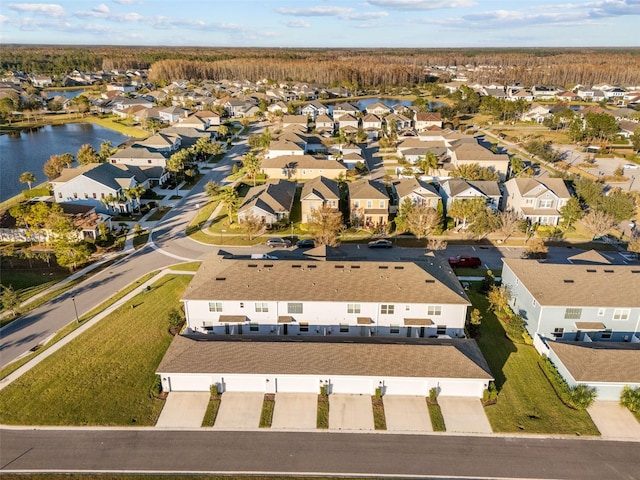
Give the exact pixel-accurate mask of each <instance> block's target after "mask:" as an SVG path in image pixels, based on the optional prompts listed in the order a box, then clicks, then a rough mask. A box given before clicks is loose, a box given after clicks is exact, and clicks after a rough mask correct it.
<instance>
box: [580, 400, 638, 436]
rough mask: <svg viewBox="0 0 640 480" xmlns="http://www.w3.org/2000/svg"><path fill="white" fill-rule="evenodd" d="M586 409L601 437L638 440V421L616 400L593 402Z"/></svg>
mask: <svg viewBox="0 0 640 480" xmlns="http://www.w3.org/2000/svg"><path fill="white" fill-rule="evenodd" d="M587 411H588V412H589V415H591V420H593V423H595V424H596V427H598V430H600V434H601V435H602V438H603V439H606V440H636V441H640V423H638V421H637V420H636V419H635V417H634V416H633V414H632V413H631V412H630V411H629V410H628V409H626V408H624V407H623V406H621V405H620V404H619V403H618V402H605V401H600V402H598V401H596V402H593V405H591V406H590V407H589V408H588V409H587Z"/></svg>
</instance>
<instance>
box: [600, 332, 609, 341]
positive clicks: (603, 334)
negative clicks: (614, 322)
mask: <svg viewBox="0 0 640 480" xmlns="http://www.w3.org/2000/svg"><path fill="white" fill-rule="evenodd" d="M600 338H602V339H603V340H609V339H610V338H611V330H605V331H604V332H602V335H600Z"/></svg>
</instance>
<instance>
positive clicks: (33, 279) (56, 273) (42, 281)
mask: <svg viewBox="0 0 640 480" xmlns="http://www.w3.org/2000/svg"><path fill="white" fill-rule="evenodd" d="M69 275H71V272H69V270H67V269H65V268H61V267H51V268H24V269H23V268H10V266H9V265H8V262H7V263H6V264H4V265H3V267H2V272H0V283H1V284H2V285H3V286H12V287H13V289H14V290H15V291H16V292H18V295H20V300H21V301H23V302H24V301H25V300H27V299H28V298H31V297H33V296H34V295H37V294H38V293H40V292H42V291H43V290H46V289H47V288H49V287H52V286H53V285H55V284H56V283H58V282H59V281H61V280H64V279H65V278H67V277H68V276H69Z"/></svg>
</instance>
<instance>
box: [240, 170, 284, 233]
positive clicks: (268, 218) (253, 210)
mask: <svg viewBox="0 0 640 480" xmlns="http://www.w3.org/2000/svg"><path fill="white" fill-rule="evenodd" d="M295 195H296V184H295V183H294V182H288V181H285V180H277V181H275V182H273V181H270V182H267V183H265V184H263V185H257V186H255V187H252V188H250V189H249V191H248V192H247V195H246V197H245V198H244V201H243V202H242V204H241V205H240V207H238V222H242V221H243V220H245V219H247V218H249V217H254V218H257V219H259V220H260V221H261V222H262V223H264V224H267V225H273V224H274V223H277V222H279V221H281V220H283V219H285V218H289V217H290V215H291V209H292V208H293V199H294V198H295Z"/></svg>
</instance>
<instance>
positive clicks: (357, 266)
mask: <svg viewBox="0 0 640 480" xmlns="http://www.w3.org/2000/svg"><path fill="white" fill-rule="evenodd" d="M351 268H360V265H351Z"/></svg>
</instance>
